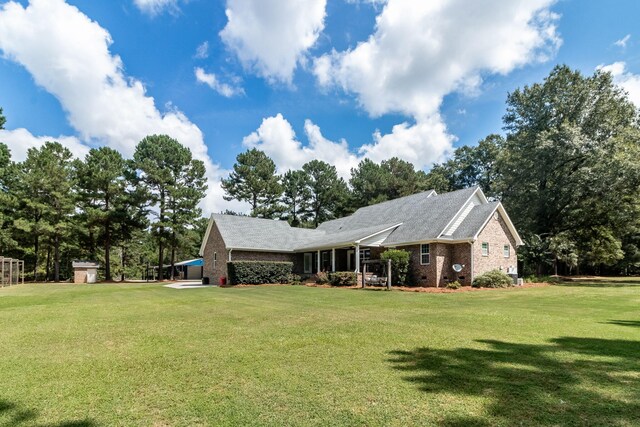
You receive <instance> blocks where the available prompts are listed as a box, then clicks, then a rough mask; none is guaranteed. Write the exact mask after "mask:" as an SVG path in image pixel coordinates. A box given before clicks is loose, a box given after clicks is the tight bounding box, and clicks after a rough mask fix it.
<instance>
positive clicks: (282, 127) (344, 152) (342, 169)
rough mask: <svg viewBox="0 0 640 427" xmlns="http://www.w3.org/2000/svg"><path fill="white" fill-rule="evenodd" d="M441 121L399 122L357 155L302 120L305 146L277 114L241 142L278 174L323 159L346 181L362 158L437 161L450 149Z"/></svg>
mask: <svg viewBox="0 0 640 427" xmlns="http://www.w3.org/2000/svg"><path fill="white" fill-rule="evenodd" d="M442 126H444V125H443V124H442V122H441V121H435V122H433V123H432V122H429V121H427V122H424V123H418V124H415V125H413V126H411V125H409V124H407V123H402V124H399V125H396V126H394V128H393V132H392V133H390V134H387V135H382V134H381V133H380V132H378V131H376V132H375V133H374V134H373V141H372V143H371V144H365V145H363V146H361V147H360V148H359V150H358V153H354V152H352V151H351V150H350V149H349V145H348V144H347V141H345V140H344V139H342V140H340V141H339V142H335V141H331V140H329V139H327V138H325V137H324V136H323V135H322V132H321V131H320V127H319V126H318V125H316V124H314V123H313V122H311V120H306V121H305V124H304V132H305V136H306V137H307V140H308V144H306V145H304V144H303V143H302V142H300V141H299V140H298V139H297V138H296V134H295V132H294V130H293V128H292V127H291V124H290V123H289V122H288V121H287V120H286V119H285V118H284V117H282V114H277V115H276V116H273V117H268V118H265V119H264V120H263V121H262V124H261V125H260V127H259V128H258V129H257V130H256V131H255V132H253V133H251V134H250V135H248V136H246V137H245V138H244V140H243V145H244V146H245V147H248V148H258V149H260V150H262V151H264V152H265V153H266V154H267V155H268V156H269V157H271V158H272V159H273V161H274V162H275V163H276V165H277V167H278V171H279V172H280V173H282V172H286V171H287V170H289V169H300V168H301V167H302V165H303V164H305V163H307V162H309V161H311V160H314V159H318V160H323V161H325V162H327V163H329V164H332V165H334V166H335V167H336V170H337V172H338V175H340V176H341V177H343V178H345V179H346V180H348V179H349V178H350V173H351V168H354V167H356V166H357V165H358V163H359V162H360V161H361V160H362V159H364V158H370V159H371V160H373V161H375V162H381V161H382V160H386V159H389V158H391V157H400V158H402V159H405V160H407V161H410V162H412V163H413V164H414V165H416V166H418V167H423V166H425V165H426V163H425V160H424V159H425V158H426V159H429V160H430V161H441V160H443V159H444V156H445V155H446V154H448V153H449V150H450V149H451V137H449V136H448V135H447V133H446V129H443V128H442Z"/></svg>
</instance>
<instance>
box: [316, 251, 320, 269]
mask: <svg viewBox="0 0 640 427" xmlns="http://www.w3.org/2000/svg"><path fill="white" fill-rule="evenodd" d="M316 270H317V271H316V273H320V251H318V264H317V265H316Z"/></svg>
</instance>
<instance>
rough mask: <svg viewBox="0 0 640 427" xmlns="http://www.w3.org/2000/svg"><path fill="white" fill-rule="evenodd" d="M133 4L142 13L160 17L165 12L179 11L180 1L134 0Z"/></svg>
mask: <svg viewBox="0 0 640 427" xmlns="http://www.w3.org/2000/svg"><path fill="white" fill-rule="evenodd" d="M133 4H135V5H136V7H137V8H138V9H140V11H141V12H143V13H146V14H148V15H151V16H155V15H159V14H160V13H162V12H164V11H165V10H169V11H173V12H175V11H177V10H178V0H133Z"/></svg>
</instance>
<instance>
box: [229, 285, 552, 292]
mask: <svg viewBox="0 0 640 427" xmlns="http://www.w3.org/2000/svg"><path fill="white" fill-rule="evenodd" d="M303 285H304V286H308V287H310V288H335V289H356V290H358V289H362V287H361V286H359V285H358V286H331V285H329V284H324V285H319V284H317V283H313V282H306V283H304V284H303ZM256 286H261V287H262V286H292V285H290V284H282V283H265V284H262V285H235V286H232V285H223V286H220V287H221V288H254V287H256ZM545 286H549V284H548V283H525V284H524V285H522V286H513V287H511V288H472V287H471V286H461V287H460V288H459V289H447V288H433V287H417V286H392V287H391V289H392V290H394V291H402V292H424V293H429V294H452V293H456V292H476V291H496V290H513V289H522V288H542V287H545ZM386 289H387V288H386V287H384V286H367V287H366V288H365V289H364V290H366V291H384V290H386Z"/></svg>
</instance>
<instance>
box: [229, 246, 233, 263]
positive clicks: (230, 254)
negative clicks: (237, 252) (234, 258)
mask: <svg viewBox="0 0 640 427" xmlns="http://www.w3.org/2000/svg"><path fill="white" fill-rule="evenodd" d="M232 250H233V248H231V249H229V262H231V251H232Z"/></svg>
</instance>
